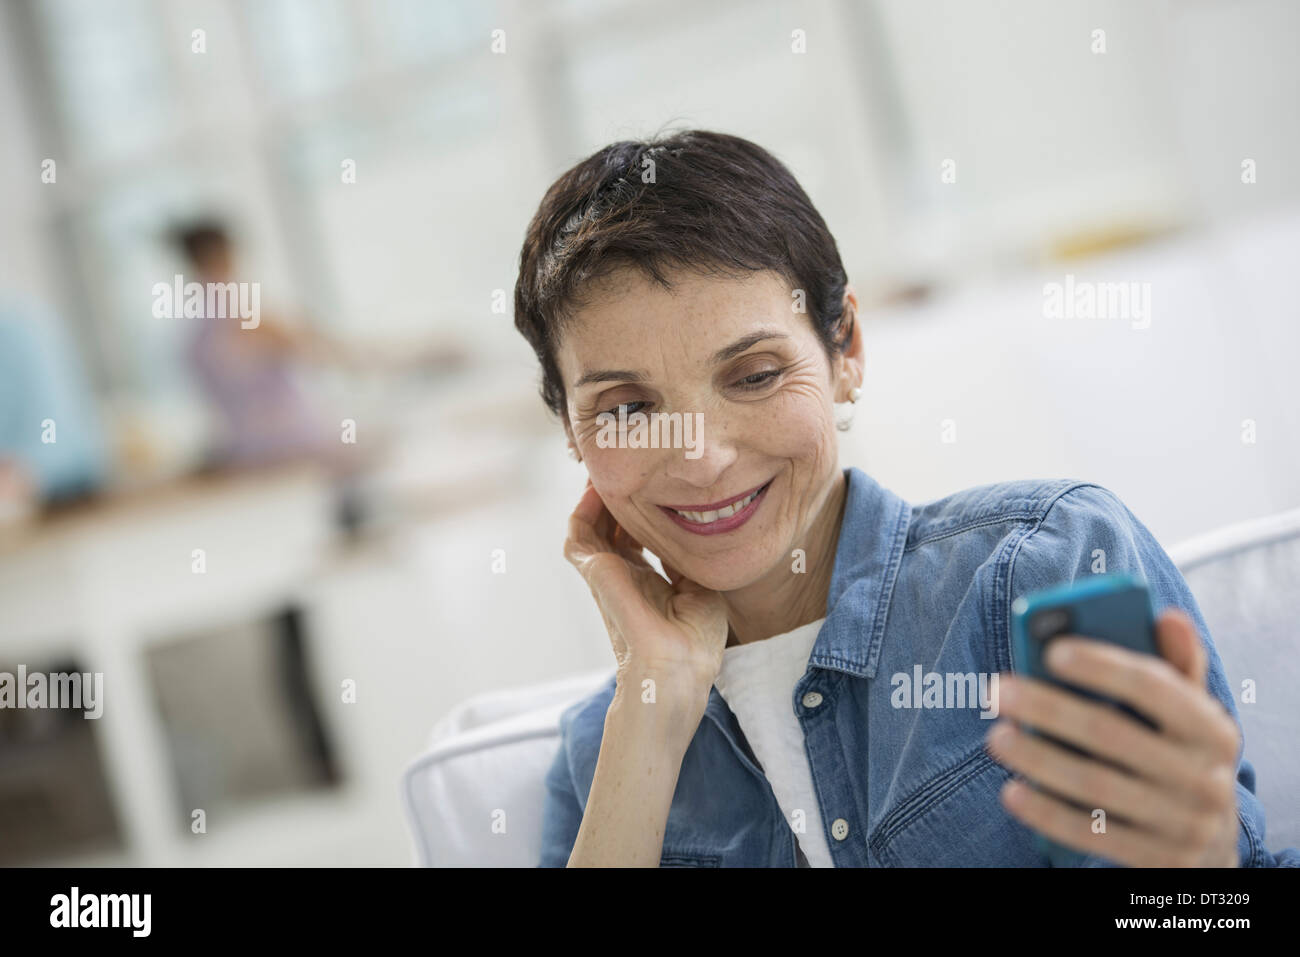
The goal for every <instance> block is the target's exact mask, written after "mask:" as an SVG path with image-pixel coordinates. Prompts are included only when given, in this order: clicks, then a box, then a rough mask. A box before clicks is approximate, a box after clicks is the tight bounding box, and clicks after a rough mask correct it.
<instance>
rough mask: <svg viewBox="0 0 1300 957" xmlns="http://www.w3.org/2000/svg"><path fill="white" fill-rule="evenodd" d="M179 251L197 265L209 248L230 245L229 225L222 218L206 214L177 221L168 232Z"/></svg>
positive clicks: (168, 236)
mask: <svg viewBox="0 0 1300 957" xmlns="http://www.w3.org/2000/svg"><path fill="white" fill-rule="evenodd" d="M167 238H168V240H169V241H170V242H171V244H172V245H173V246H175V247H176V249H177V251H178V252H180V253H181V254H182V255H183V256H185V258H186V259H188V260H189V261H190V262H191V263H194V264H195V265H197V264H198V263H199V261H200V260H201V259H202V258H203V256H204V254H206V253H207V252H208V251H209V250H211V249H214V248H221V247H224V246H229V245H230V230H229V227H228V226H227V225H226V224H225V223H224V222H223V221H222V220H220V219H217V218H216V217H213V216H205V217H203V218H200V219H192V220H189V221H187V222H183V223H177V224H176V225H174V226H172V228H171V229H170V230H169V231H168V233H167Z"/></svg>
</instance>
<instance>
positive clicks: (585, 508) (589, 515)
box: [573, 479, 605, 529]
mask: <svg viewBox="0 0 1300 957" xmlns="http://www.w3.org/2000/svg"><path fill="white" fill-rule="evenodd" d="M604 508H605V502H604V500H603V499H601V497H600V493H599V492H597V491H596V487H595V486H594V485H592V484H591V479H587V485H586V487H585V488H584V489H583V490H582V498H580V499H579V500H578V505H577V507H576V508H575V509H574V510H573V517H574V518H576V519H578V520H579V521H581V522H583V523H584V524H586V525H590V526H591V527H592V528H593V529H594V528H595V526H596V522H597V521H598V520H599V519H600V513H601V511H602V510H603V509H604Z"/></svg>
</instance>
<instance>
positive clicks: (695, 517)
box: [659, 479, 773, 532]
mask: <svg viewBox="0 0 1300 957" xmlns="http://www.w3.org/2000/svg"><path fill="white" fill-rule="evenodd" d="M772 481H773V480H772V479H769V480H768V481H767V482H765V483H764V484H762V485H760V486H758V487H757V488H755V489H752V490H750V491H748V492H745V493H744V494H742V495H738V496H736V497H735V498H733V499H729V500H726V501H725V503H712V507H711V508H694V509H691V508H675V507H673V506H671V505H661V506H659V507H660V508H661V509H663V510H664V512H666V513H667V514H668V516H669V517H670V518H672V519H673V520H675V521H676V522H677V524H679V525H682V526H684V527H686V528H688V529H689V530H690V531H693V532H695V531H699V532H715V531H716V532H726V531H730V530H731V529H733V528H738V527H740V526H741V525H743V524H744V523H745V522H746V521H748V520H749V516H750V515H752V514H753V513H754V510H755V508H756V507H757V505H758V503H759V501H760V500H761V499H762V497H763V494H764V493H765V492H766V491H767V490H768V488H769V487H770V486H771V484H772Z"/></svg>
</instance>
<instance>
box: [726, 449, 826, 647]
mask: <svg viewBox="0 0 1300 957" xmlns="http://www.w3.org/2000/svg"><path fill="white" fill-rule="evenodd" d="M847 496H848V482H847V481H846V479H845V477H844V471H843V470H842V469H839V470H837V471H836V473H835V479H834V481H833V482H832V483H831V485H830V488H829V490H828V492H827V494H826V496H825V499H824V500H823V502H822V504H821V508H820V510H819V512H818V514H817V516H816V517H815V518H814V519H813V521H812V524H811V526H810V528H809V530H808V536H807V539H806V542H804V543H798V544H796V546H795V547H797V548H801V549H803V552H804V557H803V560H802V564H801V566H800V567H801V569H802V570H796V569H795V566H794V557H793V556H790V555H787V556H785V558H783V559H782V561H780V562H778V563H777V564H776V566H774V567H773V569H772V570H771V571H770V572H768V573H767V574H766V575H764V576H763V577H762V578H760V579H759V580H758V581H756V582H754V583H753V584H750V585H746V586H745V587H744V588H738V589H736V590H735V591H729V592H723V594H722V597H723V599H724V600H725V601H726V603H727V621H728V622H729V623H730V625H731V630H730V634H729V635H728V636H727V646H728V647H731V646H733V645H743V644H748V643H749V642H751V641H761V640H763V639H764V638H771V637H772V636H773V635H783V634H785V633H786V632H788V631H794V629H796V628H798V627H799V626H800V625H806V624H808V623H809V622H813V621H816V620H817V619H819V618H824V617H825V616H826V598H827V595H828V594H829V592H830V587H831V576H832V574H833V573H834V571H835V553H836V550H837V547H838V545H839V539H840V522H841V520H842V519H843V515H844V503H845V501H846V499H847Z"/></svg>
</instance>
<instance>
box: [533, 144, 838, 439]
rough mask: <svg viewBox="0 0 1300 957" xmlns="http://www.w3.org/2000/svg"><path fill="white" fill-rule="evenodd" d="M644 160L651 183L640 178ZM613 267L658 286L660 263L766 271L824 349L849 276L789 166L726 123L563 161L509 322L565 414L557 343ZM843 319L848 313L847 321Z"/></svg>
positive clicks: (832, 348) (540, 214)
mask: <svg viewBox="0 0 1300 957" xmlns="http://www.w3.org/2000/svg"><path fill="white" fill-rule="evenodd" d="M646 158H649V159H650V160H653V165H654V180H655V181H654V182H649V183H647V182H643V181H642V170H643V169H646V168H648V164H647V163H645V162H644V160H645V159H646ZM621 266H632V267H635V268H637V269H639V270H641V272H642V273H643V274H644V275H645V276H646V277H647V278H648V279H650V280H652V281H653V282H656V283H658V284H659V285H660V286H662V287H663V288H665V289H671V288H672V284H671V282H670V281H669V280H668V278H667V277H666V276H665V274H664V267H665V266H668V267H679V268H685V269H688V270H692V271H695V272H698V273H702V274H707V275H733V276H734V275H739V274H741V273H742V272H744V271H751V272H752V271H757V270H765V269H766V270H773V271H775V272H777V273H778V274H780V275H781V276H782V277H783V278H784V279H785V280H786V281H787V282H788V283H789V284H790V287H791V289H792V290H794V289H801V290H803V291H804V293H805V296H806V300H805V302H806V306H807V310H808V316H809V319H810V320H811V322H812V324H813V329H814V331H815V332H816V333H817V336H818V338H819V339H820V340H821V342H822V345H823V346H824V347H825V349H826V352H827V355H828V356H833V355H835V354H836V353H838V352H839V351H841V350H842V349H843V348H844V345H845V343H846V342H847V336H846V335H844V332H845V331H846V330H845V329H842V328H841V325H842V320H843V318H844V317H843V305H844V290H845V286H846V285H847V283H848V276H847V275H846V273H845V271H844V265H843V263H842V262H841V261H840V254H839V249H838V248H837V247H836V245H835V239H834V237H832V236H831V233H830V230H829V229H827V227H826V223H825V221H823V219H822V217H821V214H819V213H818V212H817V210H816V208H815V207H814V206H813V204H812V201H811V200H810V199H809V198H808V195H807V194H806V193H805V192H804V191H803V188H802V187H801V186H800V185H799V183H798V181H797V180H795V178H794V175H793V174H792V173H791V172H790V171H789V170H788V169H787V168H786V167H785V166H784V165H783V164H782V163H781V162H780V161H779V160H778V159H776V157H774V156H773V155H772V154H771V153H769V152H767V151H766V150H764V149H763V148H762V147H760V146H758V145H757V144H755V143H752V142H750V141H749V140H746V139H742V138H740V137H738V136H731V135H729V134H726V133H715V132H710V131H707V130H687V131H682V132H678V133H674V134H671V135H666V136H656V137H652V138H651V139H648V140H640V141H634V140H623V141H620V142H617V143H612V144H610V145H609V146H606V147H605V148H603V149H601V150H599V151H597V152H596V153H593V154H592V155H591V156H589V157H587V158H586V159H585V160H583V161H582V162H580V163H578V164H577V165H576V166H574V167H573V168H572V169H570V170H568V171H567V172H566V173H564V174H563V175H562V176H560V178H559V179H557V180H556V181H555V182H554V183H553V184H552V185H551V187H550V188H549V189H548V190H547V191H546V195H545V196H543V197H542V202H541V205H540V206H539V207H538V209H537V212H536V213H535V214H534V215H533V218H532V221H531V222H530V223H529V224H528V230H527V233H526V234H525V237H524V245H523V249H522V251H521V252H520V254H519V279H518V282H517V283H516V285H515V327H516V328H517V329H518V330H519V331H520V332H521V333H522V334H523V336H524V338H526V339H527V340H528V342H529V344H530V345H531V346H532V347H533V351H534V352H536V353H537V358H538V360H539V361H540V362H541V366H542V374H541V394H542V399H543V401H544V402H545V403H546V405H547V407H548V408H549V409H550V410H551V411H552V412H554V413H556V414H557V415H561V416H562V415H563V412H564V407H565V393H564V383H563V382H562V381H561V379H560V373H559V368H558V366H557V365H556V361H555V346H556V343H557V342H558V340H559V334H560V331H561V329H562V327H563V325H564V323H565V321H566V320H567V319H568V318H569V317H570V316H571V315H572V314H573V310H574V309H575V308H576V307H579V306H581V305H582V304H583V298H582V288H583V287H584V286H586V285H587V284H588V283H590V282H592V281H593V280H596V279H598V278H601V277H603V276H605V275H607V274H608V273H610V272H612V271H614V270H615V269H616V268H618V267H621ZM851 329H852V317H849V324H848V326H847V330H851Z"/></svg>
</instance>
